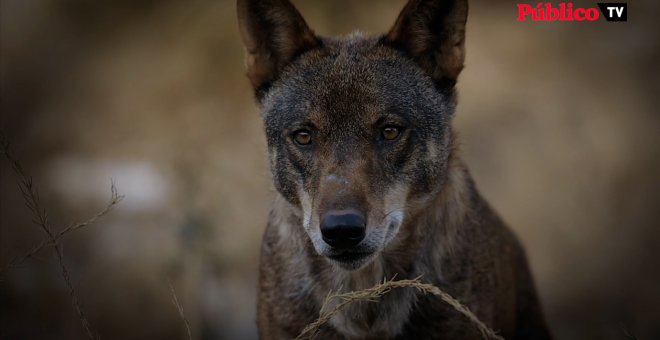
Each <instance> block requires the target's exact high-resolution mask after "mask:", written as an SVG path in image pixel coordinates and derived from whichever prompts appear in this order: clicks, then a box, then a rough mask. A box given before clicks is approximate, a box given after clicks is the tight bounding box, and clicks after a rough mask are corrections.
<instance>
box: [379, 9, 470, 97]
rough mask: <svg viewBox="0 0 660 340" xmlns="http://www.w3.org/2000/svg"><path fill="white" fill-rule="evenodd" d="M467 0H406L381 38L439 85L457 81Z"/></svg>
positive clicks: (463, 42) (461, 65)
mask: <svg viewBox="0 0 660 340" xmlns="http://www.w3.org/2000/svg"><path fill="white" fill-rule="evenodd" d="M467 12H468V0H409V1H408V3H407V4H406V6H405V7H404V8H403V10H402V11H401V14H399V18H398V19H397V20H396V23H395V24H394V27H392V29H391V30H390V31H389V33H388V34H387V35H386V36H385V37H384V38H383V40H382V41H383V42H384V43H386V44H388V45H390V46H393V47H395V48H397V49H399V50H402V51H404V52H405V53H406V54H408V55H409V56H410V57H411V58H413V59H414V60H415V61H416V62H417V64H418V65H419V66H420V67H422V69H424V71H426V73H427V74H428V75H429V76H431V78H433V80H434V81H435V83H436V84H438V85H440V86H450V87H453V85H454V84H455V83H456V79H457V78H458V75H459V73H460V72H461V70H462V69H463V61H464V60H465V23H466V21H467Z"/></svg>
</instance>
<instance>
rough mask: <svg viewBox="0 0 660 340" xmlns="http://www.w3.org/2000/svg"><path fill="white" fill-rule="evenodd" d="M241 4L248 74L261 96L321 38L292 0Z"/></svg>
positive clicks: (252, 0)
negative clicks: (296, 58)
mask: <svg viewBox="0 0 660 340" xmlns="http://www.w3.org/2000/svg"><path fill="white" fill-rule="evenodd" d="M237 7H238V24H239V29H240V31H241V36H242V38H243V44H244V45H245V48H246V50H247V61H246V63H247V76H248V78H249V79H250V81H251V82H252V86H253V87H254V90H255V93H256V94H257V98H259V99H261V97H262V96H263V94H264V93H265V92H266V91H267V90H268V87H269V86H270V84H271V83H272V82H273V81H274V80H276V79H277V78H278V77H279V75H280V72H282V69H283V68H284V67H285V66H286V65H287V64H288V63H289V62H291V61H292V60H293V58H295V57H296V56H297V55H299V54H301V53H303V52H305V51H307V50H310V49H312V48H314V47H316V46H319V45H320V40H319V39H318V38H317V37H316V36H315V35H314V32H313V31H312V30H311V29H309V27H307V24H306V23H305V20H304V19H303V17H302V16H301V15H300V13H299V12H298V10H296V8H295V7H294V6H293V5H292V4H291V3H290V2H289V1H288V0H238V2H237Z"/></svg>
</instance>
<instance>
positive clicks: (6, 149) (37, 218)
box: [0, 136, 123, 339]
mask: <svg viewBox="0 0 660 340" xmlns="http://www.w3.org/2000/svg"><path fill="white" fill-rule="evenodd" d="M0 146H1V147H2V152H3V154H4V156H5V157H6V158H7V160H9V163H10V165H11V167H12V169H13V171H14V172H15V173H16V175H17V176H18V178H19V182H18V184H19V188H20V190H21V194H22V196H23V199H24V201H25V205H26V206H27V208H28V209H29V210H30V211H31V212H32V214H33V216H34V219H33V223H34V224H36V225H37V226H38V227H39V228H40V229H41V230H42V231H43V232H44V233H45V234H46V236H47V240H45V241H43V242H41V243H40V244H38V245H36V246H35V247H33V248H32V249H31V250H30V251H28V252H27V253H26V254H25V255H23V256H21V257H18V258H15V259H13V260H11V261H10V262H9V264H8V265H7V266H6V267H4V268H3V270H2V272H4V271H5V270H7V269H9V268H11V267H13V266H16V265H18V264H20V263H22V262H24V261H25V260H27V259H28V258H30V257H32V256H34V255H35V254H36V253H38V252H39V251H40V250H41V249H42V248H43V247H45V246H47V245H52V246H53V249H54V250H55V255H56V256H57V260H58V262H59V265H60V268H61V272H62V278H63V279H64V282H65V283H66V286H67V288H68V290H69V296H70V297H71V303H72V305H73V307H74V308H75V310H76V312H77V314H78V318H79V319H80V322H81V324H82V327H83V330H84V331H85V335H86V336H87V337H88V338H90V339H98V338H99V337H98V335H95V333H94V332H93V331H92V329H91V325H90V323H89V320H88V319H87V316H86V315H85V312H84V311H83V309H82V306H81V304H80V301H79V300H78V296H77V294H76V290H75V289H74V287H73V283H72V282H71V276H70V275H69V271H68V269H67V268H66V266H65V265H64V256H63V255H62V249H61V247H60V244H59V242H60V239H61V238H62V237H63V236H64V235H66V234H68V233H69V232H72V231H75V230H78V229H80V228H83V227H86V226H88V225H90V224H91V223H93V222H95V221H96V220H97V219H98V218H100V217H101V216H103V215H105V214H107V213H108V212H109V211H110V210H111V209H112V208H113V207H114V206H115V205H116V204H117V203H119V202H120V201H121V199H122V198H123V197H122V196H119V195H118V194H117V188H116V187H115V185H114V183H111V188H110V191H111V199H110V203H109V204H108V206H107V207H106V208H105V209H104V210H103V211H101V212H100V213H98V214H97V215H96V216H94V217H92V218H91V219H89V220H87V221H86V222H83V223H79V224H74V225H70V226H69V227H67V228H64V229H63V230H62V231H60V232H58V233H54V232H53V230H52V228H51V225H50V222H49V221H48V214H47V213H46V209H44V208H43V207H42V206H41V201H40V199H39V193H38V191H37V190H36V188H35V186H34V183H33V181H32V178H31V177H30V176H28V175H27V174H26V173H25V171H24V170H23V167H22V166H21V163H20V162H19V161H18V159H17V158H16V157H14V156H13V154H12V152H11V149H10V146H9V143H8V142H7V141H6V139H5V138H4V136H0ZM0 273H1V272H0Z"/></svg>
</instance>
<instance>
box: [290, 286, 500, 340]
mask: <svg viewBox="0 0 660 340" xmlns="http://www.w3.org/2000/svg"><path fill="white" fill-rule="evenodd" d="M397 288H416V289H417V290H418V291H420V292H422V293H423V294H433V295H435V296H438V297H440V299H441V300H442V301H444V302H445V303H447V304H449V305H450V306H452V307H453V308H454V309H455V310H456V311H458V312H459V313H461V314H463V315H465V316H466V317H467V318H468V319H469V320H470V321H471V322H472V323H473V324H474V325H475V327H477V329H478V330H479V331H480V332H481V335H482V336H483V338H484V339H496V340H504V338H503V337H501V336H499V335H497V334H496V333H495V331H493V330H492V329H490V327H488V326H486V324H484V323H483V322H482V321H481V320H479V318H477V316H476V315H474V313H472V312H471V311H470V310H469V309H468V308H467V307H466V306H465V305H463V304H462V303H460V302H459V301H458V300H456V299H454V298H453V297H452V296H451V295H449V294H447V293H445V292H444V291H442V290H441V289H440V288H438V287H436V286H434V285H431V284H428V283H422V282H421V281H419V278H416V279H413V280H398V281H394V280H390V281H384V282H383V283H381V284H379V285H376V286H374V287H371V288H367V289H365V290H360V291H355V292H348V293H341V294H339V293H334V294H330V295H328V297H327V298H326V299H325V301H324V302H323V306H322V307H321V311H320V313H319V318H318V319H316V321H314V322H312V323H311V324H309V325H307V327H305V329H303V331H302V332H301V333H300V334H299V335H298V336H297V337H296V340H299V339H313V338H314V337H315V336H316V335H317V334H318V332H319V330H320V328H321V326H323V325H324V324H325V323H327V322H328V321H330V319H332V317H333V316H334V315H335V314H337V313H339V312H340V311H342V310H343V309H344V308H346V306H348V305H349V304H351V303H354V302H358V301H367V302H378V299H379V298H380V297H382V296H383V295H386V294H387V293H389V292H390V291H392V289H397ZM335 299H339V300H341V302H340V303H339V304H337V305H336V306H335V307H334V308H332V309H331V310H329V311H328V310H327V306H329V303H330V302H331V301H332V300H335Z"/></svg>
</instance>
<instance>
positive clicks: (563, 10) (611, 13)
mask: <svg viewBox="0 0 660 340" xmlns="http://www.w3.org/2000/svg"><path fill="white" fill-rule="evenodd" d="M598 8H600V12H599V11H598ZM598 8H596V7H574V6H573V3H572V2H562V3H560V4H558V5H557V6H555V5H553V4H551V3H549V2H546V3H542V2H539V3H538V4H537V5H536V6H532V5H530V4H518V21H526V20H527V19H532V21H596V20H598V18H600V15H601V13H602V15H603V17H605V20H607V21H628V4H627V3H598Z"/></svg>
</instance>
